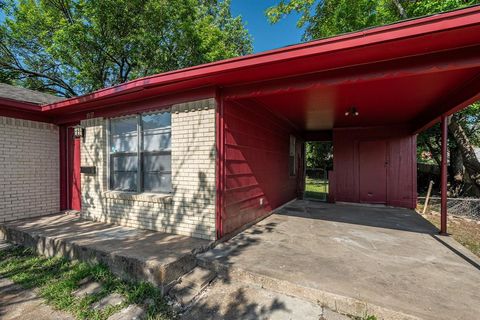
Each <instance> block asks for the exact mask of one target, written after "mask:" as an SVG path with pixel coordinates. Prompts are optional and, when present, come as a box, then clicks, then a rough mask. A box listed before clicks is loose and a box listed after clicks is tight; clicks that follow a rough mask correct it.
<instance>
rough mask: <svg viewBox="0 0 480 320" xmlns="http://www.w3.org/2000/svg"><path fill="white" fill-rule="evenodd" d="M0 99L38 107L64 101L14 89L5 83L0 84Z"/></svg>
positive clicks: (55, 97) (14, 87)
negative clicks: (32, 104)
mask: <svg viewBox="0 0 480 320" xmlns="http://www.w3.org/2000/svg"><path fill="white" fill-rule="evenodd" d="M0 98H4V99H10V100H16V101H22V102H28V103H34V104H38V105H43V104H49V103H53V102H58V101H60V100H64V98H61V97H57V96H54V95H51V94H47V93H43V92H38V91H34V90H30V89H25V88H21V87H16V86H12V85H9V84H5V83H0Z"/></svg>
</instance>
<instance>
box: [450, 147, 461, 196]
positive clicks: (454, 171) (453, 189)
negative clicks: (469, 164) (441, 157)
mask: <svg viewBox="0 0 480 320" xmlns="http://www.w3.org/2000/svg"><path fill="white" fill-rule="evenodd" d="M464 174H465V168H464V167H463V158H462V152H461V150H460V148H459V147H457V146H455V147H452V148H450V166H449V175H450V177H451V179H450V190H449V192H450V195H451V196H452V197H459V196H460V195H461V194H462V191H463V186H464V185H463V177H464Z"/></svg>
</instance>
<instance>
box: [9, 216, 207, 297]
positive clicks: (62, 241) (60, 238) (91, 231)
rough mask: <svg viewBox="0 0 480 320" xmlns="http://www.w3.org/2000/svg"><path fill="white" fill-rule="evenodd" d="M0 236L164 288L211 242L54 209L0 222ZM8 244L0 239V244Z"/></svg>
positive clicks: (165, 289)
mask: <svg viewBox="0 0 480 320" xmlns="http://www.w3.org/2000/svg"><path fill="white" fill-rule="evenodd" d="M0 239H2V240H6V241H9V242H11V243H15V244H19V245H22V246H25V247H29V248H32V249H33V250H34V251H35V252H37V253H38V254H41V255H44V256H47V257H53V256H63V257H66V258H69V259H71V260H80V261H85V262H89V263H98V262H101V263H104V264H105V265H107V266H108V267H109V268H110V270H111V271H112V272H113V273H114V274H116V275H117V276H119V277H120V278H122V279H125V280H129V281H147V282H150V283H152V284H153V285H155V286H158V287H159V288H160V289H161V290H162V292H163V293H166V292H167V291H168V289H169V287H170V285H171V284H172V283H175V282H176V280H177V279H178V278H180V277H181V276H183V275H184V274H185V273H187V272H189V271H190V270H192V269H193V268H194V267H195V266H196V259H195V254H196V253H197V252H203V251H205V250H207V248H209V242H208V241H206V240H201V239H192V238H189V237H185V236H178V235H172V234H166V233H161V232H154V231H146V230H138V229H133V228H127V227H122V226H117V225H113V224H106V223H100V222H92V221H87V220H83V219H81V218H79V217H76V216H72V215H66V214H55V215H50V216H44V217H37V218H31V219H24V220H18V221H11V222H6V223H1V224H0ZM2 247H8V244H5V242H2V243H0V249H1V248H2Z"/></svg>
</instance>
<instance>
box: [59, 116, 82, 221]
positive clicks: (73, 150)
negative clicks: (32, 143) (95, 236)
mask: <svg viewBox="0 0 480 320" xmlns="http://www.w3.org/2000/svg"><path fill="white" fill-rule="evenodd" d="M80 149H81V141H80V138H75V137H74V128H73V126H72V125H69V126H61V127H60V209H61V210H78V211H80V210H81V176H80Z"/></svg>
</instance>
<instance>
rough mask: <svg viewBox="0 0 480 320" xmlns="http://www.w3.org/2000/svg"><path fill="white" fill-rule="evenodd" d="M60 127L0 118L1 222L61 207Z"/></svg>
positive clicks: (51, 211)
mask: <svg viewBox="0 0 480 320" xmlns="http://www.w3.org/2000/svg"><path fill="white" fill-rule="evenodd" d="M59 180H60V178H59V130H58V127H57V126H55V125H52V124H47V123H42V122H36V121H28V120H21V119H13V118H7V117H0V222H5V221H11V220H17V219H22V218H29V217H35V216H42V215H47V214H52V213H56V212H58V211H59V210H60V190H59V188H60V185H59Z"/></svg>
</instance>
